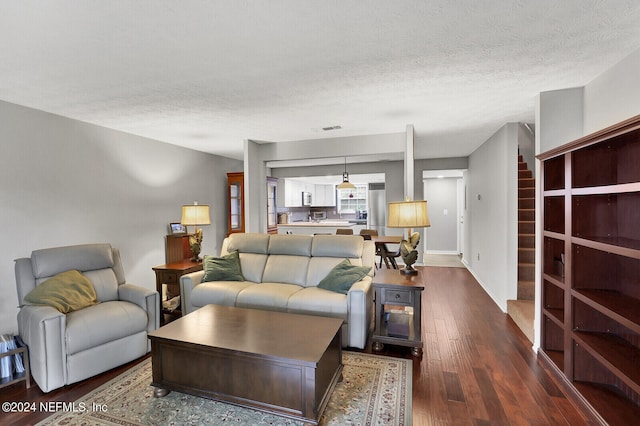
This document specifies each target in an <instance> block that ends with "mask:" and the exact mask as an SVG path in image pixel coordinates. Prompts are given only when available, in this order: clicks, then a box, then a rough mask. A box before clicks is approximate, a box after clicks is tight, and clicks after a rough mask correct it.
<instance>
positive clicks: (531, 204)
mask: <svg viewBox="0 0 640 426" xmlns="http://www.w3.org/2000/svg"><path fill="white" fill-rule="evenodd" d="M518 208H519V209H535V208H536V199H535V198H518Z"/></svg>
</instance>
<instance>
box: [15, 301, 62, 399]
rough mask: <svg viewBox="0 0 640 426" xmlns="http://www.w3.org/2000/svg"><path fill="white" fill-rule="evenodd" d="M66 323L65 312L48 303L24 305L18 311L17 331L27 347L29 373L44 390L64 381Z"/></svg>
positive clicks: (58, 385)
mask: <svg viewBox="0 0 640 426" xmlns="http://www.w3.org/2000/svg"><path fill="white" fill-rule="evenodd" d="M66 324H67V317H66V315H64V314H63V313H61V312H59V311H58V310H57V309H55V308H52V307H51V306H30V305H26V306H23V307H21V308H20V312H18V330H19V334H20V337H21V338H22V340H23V341H24V342H25V343H26V345H27V346H28V347H29V355H30V360H31V374H32V376H33V378H34V379H35V381H36V383H38V386H39V387H40V389H41V390H42V391H43V392H49V391H50V390H53V389H57V388H59V387H61V386H64V384H65V383H66V380H67V365H66V362H65V361H66V358H67V348H66V345H65V338H64V333H65V329H66Z"/></svg>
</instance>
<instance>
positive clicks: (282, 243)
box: [269, 234, 314, 257]
mask: <svg viewBox="0 0 640 426" xmlns="http://www.w3.org/2000/svg"><path fill="white" fill-rule="evenodd" d="M313 238H314V237H312V236H311V235H280V234H274V235H271V237H270V238H269V254H270V255H272V254H280V255H285V256H306V257H309V256H311V244H312V242H313Z"/></svg>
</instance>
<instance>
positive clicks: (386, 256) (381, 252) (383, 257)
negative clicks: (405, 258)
mask: <svg viewBox="0 0 640 426" xmlns="http://www.w3.org/2000/svg"><path fill="white" fill-rule="evenodd" d="M402 239H403V238H402V236H400V235H372V236H371V241H373V242H374V243H375V245H376V255H377V256H380V266H379V268H382V262H383V261H384V264H385V266H386V267H387V269H391V268H393V269H398V264H397V263H396V260H395V258H396V257H399V256H400V251H399V248H398V250H396V251H390V250H389V248H388V247H387V244H400V243H401V242H402Z"/></svg>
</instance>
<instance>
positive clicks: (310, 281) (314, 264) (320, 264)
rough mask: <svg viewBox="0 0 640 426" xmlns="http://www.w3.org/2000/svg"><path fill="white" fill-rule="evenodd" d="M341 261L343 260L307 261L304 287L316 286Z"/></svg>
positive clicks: (319, 258)
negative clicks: (307, 266)
mask: <svg viewBox="0 0 640 426" xmlns="http://www.w3.org/2000/svg"><path fill="white" fill-rule="evenodd" d="M343 260H344V258H342V259H341V258H338V257H312V258H311V259H309V268H308V269H307V283H306V285H305V287H311V286H313V287H315V286H317V285H318V283H320V281H322V279H323V278H324V277H326V276H327V273H328V272H329V271H331V270H332V269H333V268H334V267H335V266H336V265H337V264H338V263H340V262H342V261H343Z"/></svg>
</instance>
